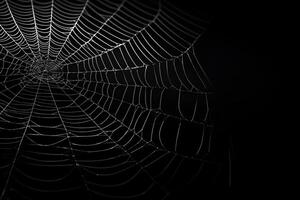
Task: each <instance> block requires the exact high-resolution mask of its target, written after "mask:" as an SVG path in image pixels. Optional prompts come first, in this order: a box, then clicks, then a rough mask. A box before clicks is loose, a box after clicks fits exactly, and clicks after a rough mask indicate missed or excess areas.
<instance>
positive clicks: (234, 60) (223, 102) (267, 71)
mask: <svg viewBox="0 0 300 200" xmlns="http://www.w3.org/2000/svg"><path fill="white" fill-rule="evenodd" d="M175 4H177V5H179V7H180V8H182V9H183V10H185V11H187V12H188V13H191V14H193V15H198V16H202V15H205V16H208V17H209V18H210V25H209V26H208V30H207V32H206V33H205V34H204V35H203V37H202V38H201V39H200V41H199V42H198V44H197V51H198V52H199V57H200V62H201V63H202V64H203V66H204V69H205V70H206V72H207V73H208V76H209V78H210V79H211V81H212V83H213V85H214V88H215V92H216V102H215V107H214V117H215V127H216V129H215V135H216V137H215V141H214V142H215V144H214V145H216V149H217V151H218V158H219V159H220V160H222V163H224V165H223V166H222V167H221V170H220V171H219V173H217V176H216V177H215V178H214V179H213V180H212V179H211V177H210V178H209V179H206V177H199V178H198V179H197V181H196V182H195V183H194V184H192V185H189V186H186V188H183V189H182V190H180V191H179V192H177V193H175V194H174V195H173V196H174V198H176V199H200V198H201V197H204V196H208V197H210V198H211V197H213V196H223V195H225V196H227V195H233V196H235V197H244V196H251V195H255V196H256V195H257V194H260V195H261V194H263V193H264V194H268V192H269V191H270V189H271V190H274V187H276V183H277V182H278V176H276V174H277V173H278V171H276V170H275V169H276V166H277V163H276V162H274V158H276V157H277V156H278V154H276V153H275V152H274V151H273V148H272V147H273V146H274V141H275V137H276V134H277V133H278V132H280V130H281V125H282V123H281V122H280V118H282V117H280V113H281V104H280V103H281V102H280V101H281V100H280V99H281V98H282V92H280V91H281V90H280V89H279V88H280V85H281V78H280V74H279V70H278V69H277V68H275V65H274V63H275V62H276V61H277V59H278V58H276V57H275V56H274V55H275V54H276V52H277V51H278V49H279V44H278V41H279V36H278V35H279V29H280V28H279V24H280V20H279V18H280V16H281V15H280V9H278V6H277V5H275V3H274V2H272V3H267V2H265V3H262V2H255V1H249V2H244V1H241V2H239V3H238V2H228V1H226V2H223V3H219V2H213V1H208V2H203V1H176V3H175ZM277 148H278V147H277ZM229 151H230V157H231V159H230V160H231V161H229V153H228V152H229ZM276 160H277V162H278V163H279V162H280V161H279V160H278V159H276ZM271 161H272V162H271ZM270 163H272V164H270ZM230 165H231V167H229V166H230ZM229 171H231V175H230V172H229ZM272 193H273V194H274V191H273V192H272ZM240 195H241V196H240ZM268 195H269V194H268ZM210 198H209V199H210ZM204 199H206V198H204Z"/></svg>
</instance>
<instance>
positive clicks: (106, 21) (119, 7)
mask: <svg viewBox="0 0 300 200" xmlns="http://www.w3.org/2000/svg"><path fill="white" fill-rule="evenodd" d="M126 1H127V0H123V1H122V2H121V4H120V5H119V6H118V8H117V10H116V11H115V12H114V13H113V14H112V15H111V16H110V17H109V18H107V19H106V20H105V22H104V23H103V24H102V25H101V26H100V27H99V29H98V31H97V32H96V33H94V34H93V35H92V36H91V38H90V39H89V40H88V41H87V42H85V43H84V44H83V45H82V46H81V47H80V48H78V49H77V50H76V51H75V52H73V53H72V54H71V55H69V56H68V57H66V58H64V59H63V60H62V61H60V62H59V64H58V65H60V64H61V63H63V62H64V61H65V60H67V59H69V58H70V57H72V56H73V55H74V54H76V53H77V52H78V51H79V50H80V49H81V48H82V47H84V46H86V45H87V44H88V43H90V42H91V41H92V40H93V38H94V37H95V36H96V35H97V34H98V33H99V31H100V30H102V28H103V27H104V26H105V25H106V24H107V23H108V22H109V21H110V20H111V19H112V18H113V17H114V16H115V15H116V13H117V12H118V11H119V10H120V9H121V8H122V7H123V5H124V4H125V2H126Z"/></svg>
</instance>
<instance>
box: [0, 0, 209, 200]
mask: <svg viewBox="0 0 300 200" xmlns="http://www.w3.org/2000/svg"><path fill="white" fill-rule="evenodd" d="M0 13H1V16H0V59H1V68H0V72H1V73H0V107H1V111H0V133H1V134H0V149H1V153H0V155H1V163H0V188H1V193H0V194H1V199H7V198H9V199H12V198H16V199H21V198H22V199H27V198H28V199H31V198H36V199H45V198H46V196H47V197H49V198H50V197H55V196H57V195H58V194H63V193H64V194H67V195H69V194H71V193H72V194H73V195H74V196H76V195H80V194H85V195H88V196H89V198H99V197H102V198H108V199H109V198H111V199H118V198H120V199H122V198H127V199H135V198H142V199H146V198H148V197H149V198H151V199H163V198H166V197H168V195H169V194H170V191H171V188H176V186H177V185H180V184H184V183H188V182H190V181H192V180H193V178H195V177H196V176H197V174H199V173H200V172H201V170H202V167H203V165H204V164H205V163H208V162H209V161H208V160H207V159H206V156H207V155H208V153H210V151H211V137H212V134H211V130H212V125H211V122H210V106H209V98H210V94H211V93H210V91H211V88H210V86H209V80H208V78H207V76H206V74H205V72H204V71H203V69H202V67H201V65H200V63H199V61H198V58H197V56H196V52H195V48H194V47H195V44H196V42H197V41H198V39H199V38H200V37H201V35H202V34H203V33H204V31H205V26H206V25H207V22H206V21H205V20H201V19H197V18H194V17H192V16H189V15H188V14H186V13H184V12H182V11H180V10H179V9H178V8H176V7H174V6H173V5H172V4H170V3H169V2H166V1H163V2H162V1H138V0H135V1H134V0H128V1H126V0H123V1H120V0H115V1H111V0H102V1H92V0H90V1H89V0H87V1H79V0H78V1H73V0H72V1H71V0H69V1H67V0H63V1H61V0H60V1H58V0H55V1H47V2H45V1H38V0H34V1H29V0H26V1H24V0H22V1H21V0H16V1H7V0H1V1H0ZM74 180H75V181H74ZM84 199H86V197H85V198H84Z"/></svg>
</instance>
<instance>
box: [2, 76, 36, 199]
mask: <svg viewBox="0 0 300 200" xmlns="http://www.w3.org/2000/svg"><path fill="white" fill-rule="evenodd" d="M40 85H41V81H40V82H39V85H38V88H37V91H36V93H35V98H34V100H33V103H32V107H31V111H30V114H29V117H28V120H27V123H26V125H25V130H24V132H23V134H22V138H21V140H20V142H19V145H18V148H17V151H16V153H15V156H14V158H13V162H12V164H11V167H10V170H9V172H8V177H7V179H6V182H5V185H4V187H3V190H2V193H1V199H3V198H4V197H5V195H6V191H7V187H8V184H9V181H10V180H11V176H12V173H13V170H14V168H15V165H16V161H17V158H18V155H19V153H20V150H21V146H22V145H23V141H24V138H25V136H26V132H27V129H28V127H29V123H30V121H31V117H32V114H33V109H34V105H35V103H36V99H37V96H38V91H39V88H40Z"/></svg>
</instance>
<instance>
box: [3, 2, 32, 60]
mask: <svg viewBox="0 0 300 200" xmlns="http://www.w3.org/2000/svg"><path fill="white" fill-rule="evenodd" d="M5 2H6V5H7V9H8V11H9V13H10V16H11V18H12V19H13V21H14V24H15V26H16V27H17V29H18V31H19V32H20V34H21V35H22V37H23V39H24V41H25V42H26V45H27V47H29V49H30V51H31V52H32V55H34V53H33V51H32V48H31V47H30V45H29V44H28V41H27V40H26V38H25V36H24V34H23V33H22V31H21V30H20V27H19V26H18V24H17V22H16V20H15V18H14V16H13V14H12V12H11V10H10V6H9V4H8V0H5ZM3 30H4V29H3ZM5 32H6V31H5ZM8 35H9V34H8ZM9 36H10V35H9ZM12 39H13V38H12ZM13 40H14V39H13ZM14 41H15V40H14ZM15 42H16V41H15ZM16 43H17V42H16ZM17 44H18V43H17ZM18 46H19V47H20V49H22V47H21V46H20V45H19V44H18ZM26 54H27V53H26ZM27 55H28V54H27ZM34 56H35V55H34Z"/></svg>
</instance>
